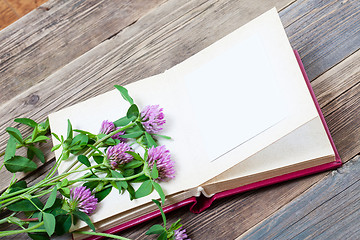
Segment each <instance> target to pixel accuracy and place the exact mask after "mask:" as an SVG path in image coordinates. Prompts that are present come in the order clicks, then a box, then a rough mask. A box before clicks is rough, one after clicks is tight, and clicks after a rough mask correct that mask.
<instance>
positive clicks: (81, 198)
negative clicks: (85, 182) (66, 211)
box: [69, 186, 98, 215]
mask: <svg viewBox="0 0 360 240" xmlns="http://www.w3.org/2000/svg"><path fill="white" fill-rule="evenodd" d="M97 203H98V199H97V198H96V197H94V196H93V195H91V191H90V189H88V188H86V187H84V186H80V187H76V188H72V189H71V190H70V199H69V206H70V209H71V210H75V209H76V208H77V209H79V211H81V212H84V213H86V214H87V215H90V214H91V213H93V212H94V211H95V209H96V204H97Z"/></svg>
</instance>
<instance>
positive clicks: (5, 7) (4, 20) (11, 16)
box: [0, 0, 19, 30]
mask: <svg viewBox="0 0 360 240" xmlns="http://www.w3.org/2000/svg"><path fill="white" fill-rule="evenodd" d="M18 18H19V16H18V15H17V14H16V12H15V11H14V10H13V9H12V8H11V7H10V6H9V4H8V3H7V2H6V1H5V0H0V30H1V29H3V28H5V27H6V26H8V25H9V24H11V23H13V22H15V21H16V20H17V19H18Z"/></svg>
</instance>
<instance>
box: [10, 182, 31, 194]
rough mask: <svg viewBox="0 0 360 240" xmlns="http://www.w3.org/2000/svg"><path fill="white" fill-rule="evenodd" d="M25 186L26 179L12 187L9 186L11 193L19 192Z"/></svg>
mask: <svg viewBox="0 0 360 240" xmlns="http://www.w3.org/2000/svg"><path fill="white" fill-rule="evenodd" d="M25 188H27V185H26V182H25V181H24V180H21V181H18V182H16V183H14V184H13V185H11V187H10V188H9V193H13V192H17V191H19V190H23V189H25Z"/></svg>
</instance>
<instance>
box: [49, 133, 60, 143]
mask: <svg viewBox="0 0 360 240" xmlns="http://www.w3.org/2000/svg"><path fill="white" fill-rule="evenodd" d="M51 134H52V135H53V136H54V137H55V138H56V139H57V140H58V141H59V142H61V140H60V138H59V136H58V135H57V134H56V133H51Z"/></svg>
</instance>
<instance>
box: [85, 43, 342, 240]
mask: <svg viewBox="0 0 360 240" xmlns="http://www.w3.org/2000/svg"><path fill="white" fill-rule="evenodd" d="M294 53H295V57H296V60H297V61H298V64H299V67H300V69H301V72H302V74H303V76H304V79H305V82H306V85H307V86H308V89H309V92H310V94H311V97H312V99H313V101H314V104H315V106H316V109H317V111H318V113H319V116H320V118H321V121H322V123H323V125H324V128H325V130H326V133H327V136H328V138H329V140H330V143H331V146H332V148H333V150H334V153H335V161H334V162H330V163H325V164H322V165H319V166H316V167H311V168H307V169H303V170H300V171H296V172H292V173H288V174H284V175H281V176H277V177H273V178H269V179H266V180H263V181H259V182H255V183H251V184H247V185H244V186H241V187H238V188H234V189H231V190H227V191H224V192H220V193H216V194H215V195H213V196H212V197H211V198H204V197H202V198H201V199H200V198H196V197H191V198H188V199H185V200H183V201H181V202H178V203H175V204H173V205H170V206H167V207H165V208H164V209H163V210H164V212H165V213H167V212H170V211H173V210H176V209H179V208H181V207H184V206H187V205H189V204H192V205H191V206H190V211H191V212H193V213H200V212H202V211H204V210H205V209H207V208H208V207H210V206H211V204H212V203H213V202H214V201H215V200H216V199H220V198H224V197H228V196H231V195H234V194H238V193H242V192H246V191H250V190H253V189H257V188H261V187H265V186H269V185H272V184H276V183H280V182H284V181H288V180H291V179H295V178H300V177H303V176H307V175H310V174H315V173H319V172H323V171H326V170H331V169H335V168H337V167H340V166H341V165H342V162H341V159H340V156H339V153H338V151H337V149H336V147H335V144H334V141H333V139H332V138H331V135H330V131H329V128H328V126H327V125H326V122H325V118H324V115H323V114H322V112H321V109H320V106H319V103H318V102H317V99H316V96H315V93H314V91H313V89H312V87H311V84H310V81H309V78H308V77H307V75H306V72H305V69H304V66H303V64H302V62H301V59H300V55H299V53H298V52H297V51H296V50H294ZM160 215H161V214H160V211H159V210H157V211H154V212H152V213H149V214H146V215H144V216H141V217H138V218H136V219H133V220H131V221H128V222H126V223H123V224H120V225H118V226H116V227H113V228H110V229H108V230H106V231H105V232H104V233H110V234H114V233H118V232H120V231H123V230H125V229H128V228H130V227H133V226H136V225H138V224H140V223H143V222H146V221H148V220H151V219H154V218H156V217H159V216H160ZM102 238H104V237H102V236H92V237H89V238H86V240H99V239H102Z"/></svg>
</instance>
